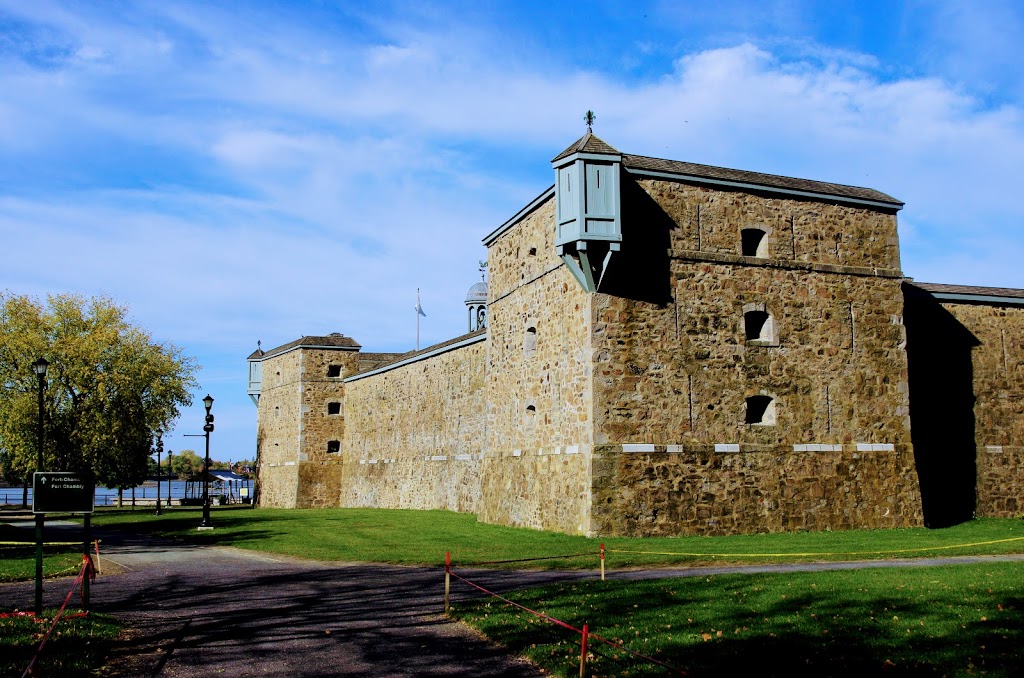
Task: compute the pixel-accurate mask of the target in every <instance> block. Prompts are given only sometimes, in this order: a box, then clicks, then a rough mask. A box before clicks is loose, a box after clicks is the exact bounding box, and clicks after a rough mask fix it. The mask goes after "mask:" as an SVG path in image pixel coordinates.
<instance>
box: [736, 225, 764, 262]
mask: <svg viewBox="0 0 1024 678" xmlns="http://www.w3.org/2000/svg"><path fill="white" fill-rule="evenodd" d="M767 236H768V231H767V230H766V229H764V228H761V227H755V228H744V229H742V230H741V231H740V254H742V255H743V256H745V257H761V258H762V259H765V258H767V257H768V238H767Z"/></svg>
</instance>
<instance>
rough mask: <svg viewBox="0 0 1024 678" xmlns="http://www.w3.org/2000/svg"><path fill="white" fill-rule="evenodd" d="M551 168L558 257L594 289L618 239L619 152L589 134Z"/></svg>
mask: <svg viewBox="0 0 1024 678" xmlns="http://www.w3.org/2000/svg"><path fill="white" fill-rule="evenodd" d="M551 166H552V167H553V168H554V170H555V222H556V228H557V233H556V235H555V246H556V247H557V253H558V256H560V257H561V258H562V261H564V262H565V264H566V266H568V267H569V270H570V271H572V274H573V275H574V276H575V277H576V279H577V280H579V282H580V284H581V285H583V287H584V288H585V289H587V290H588V291H590V292H595V291H596V290H597V288H598V287H599V286H600V284H601V278H603V277H604V272H605V270H606V269H607V267H608V262H609V260H610V259H611V255H612V252H617V251H619V246H620V243H621V242H622V209H621V204H622V200H621V192H620V181H619V175H620V172H621V166H622V154H621V153H619V152H618V151H617V150H615V149H614V148H612V147H611V146H609V145H608V144H606V143H605V142H604V141H602V140H601V139H599V138H597V137H596V136H594V135H593V133H591V132H587V133H586V134H585V135H584V136H583V137H582V138H581V139H580V140H579V141H577V142H576V143H574V144H573V145H572V146H570V147H569V148H567V149H565V151H563V152H562V153H560V154H559V155H558V156H557V157H556V158H555V159H554V160H552V161H551Z"/></svg>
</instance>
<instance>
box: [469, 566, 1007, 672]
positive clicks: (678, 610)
mask: <svg viewBox="0 0 1024 678" xmlns="http://www.w3.org/2000/svg"><path fill="white" fill-rule="evenodd" d="M748 581H750V580H748ZM638 591H641V592H639V593H638ZM965 593H968V594H969V596H972V599H971V601H970V602H969V603H965V601H964V598H965V596H964V594H965ZM919 594H920V595H919ZM780 595H781V596H782V597H780ZM516 600H517V601H518V602H521V603H523V604H525V605H527V606H528V607H531V608H534V609H538V610H542V611H544V612H546V613H547V614H550V615H552V616H554V617H556V618H560V619H563V620H564V621H566V622H568V623H571V624H574V625H577V626H582V624H583V622H584V621H587V622H588V623H589V624H590V626H591V630H592V631H593V632H594V633H597V634H599V635H601V636H603V637H605V638H607V639H609V640H612V641H615V642H618V641H621V642H622V643H623V645H624V646H625V647H628V648H630V649H632V650H634V651H637V652H640V653H643V654H648V655H652V656H654V657H655V658H657V659H659V660H660V661H663V662H665V663H667V664H669V665H671V666H674V667H677V668H679V669H681V670H685V671H687V672H689V673H690V674H691V675H696V676H708V675H710V676H718V675H743V676H844V677H847V676H850V677H852V676H868V675H878V674H882V675H893V676H941V675H971V674H983V675H992V676H1019V675H1022V674H1024V670H1022V669H1021V650H1020V648H1021V643H1022V641H1024V599H1022V598H1021V597H1020V596H1016V595H1010V596H1006V595H1002V596H1000V595H998V594H996V595H990V594H988V593H986V592H984V591H978V590H977V589H973V588H970V587H968V588H967V589H950V590H949V591H946V592H944V593H936V591H934V590H932V591H928V592H926V593H922V592H921V591H920V590H917V591H908V592H906V595H904V592H894V593H893V594H892V595H888V594H881V595H877V594H869V593H867V592H855V593H854V595H845V594H844V595H841V596H836V595H835V594H833V593H831V592H826V591H822V592H821V593H817V592H805V593H800V594H797V595H787V594H779V593H778V589H772V590H771V591H770V592H767V591H756V590H752V588H751V587H750V586H749V585H741V584H737V585H736V586H734V587H728V586H727V587H725V588H724V589H723V588H722V587H720V586H715V587H707V586H706V582H705V580H704V579H698V580H688V581H683V580H675V581H673V582H671V583H665V582H658V583H650V584H646V585H644V586H642V587H635V586H630V587H627V588H622V587H620V586H616V585H611V586H608V585H601V584H575V585H560V586H558V587H553V588H552V589H547V590H544V591H542V592H539V593H533V592H528V593H525V594H523V595H522V596H517V597H516ZM483 605H484V606H485V607H480V606H472V605H470V606H465V607H463V608H461V609H462V612H461V613H462V615H463V616H464V617H465V618H466V620H467V621H469V622H471V623H472V624H473V625H474V626H476V627H478V628H480V629H481V630H483V631H484V632H485V633H487V634H488V635H489V636H491V637H492V638H494V639H495V640H497V641H498V642H500V643H502V644H503V645H505V646H507V647H509V648H510V649H512V650H513V651H517V652H522V653H524V654H526V655H527V656H529V657H530V658H531V659H533V660H535V661H537V662H538V663H540V664H541V665H542V666H544V667H545V668H548V669H550V670H551V671H552V672H553V673H554V674H555V675H567V676H568V675H578V671H579V635H578V634H574V633H572V632H570V631H567V630H563V629H559V628H558V627H554V626H552V625H550V624H547V623H543V622H531V621H528V620H527V615H525V614H522V613H520V614H519V616H518V617H517V616H516V614H517V613H515V612H509V611H508V609H507V606H504V605H503V604H501V603H499V602H493V603H492V604H491V605H490V606H489V607H486V603H483ZM655 610H656V611H659V612H656V613H653V614H652V612H651V611H655ZM485 615H486V616H485ZM591 648H592V650H593V652H594V654H595V657H594V659H593V661H592V662H591V664H590V670H591V671H592V672H593V673H594V674H595V675H618V676H625V675H633V676H637V675H643V676H659V675H676V674H673V673H671V672H668V671H664V670H662V669H660V668H659V667H657V666H656V665H654V664H651V663H648V662H643V661H638V660H635V659H633V658H631V657H629V656H628V655H627V653H625V652H624V651H622V650H621V649H617V648H613V647H609V646H607V645H603V644H600V643H598V642H592V643H591Z"/></svg>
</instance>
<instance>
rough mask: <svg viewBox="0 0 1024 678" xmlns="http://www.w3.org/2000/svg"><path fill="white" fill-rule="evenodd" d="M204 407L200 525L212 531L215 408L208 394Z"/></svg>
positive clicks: (200, 527)
mask: <svg viewBox="0 0 1024 678" xmlns="http://www.w3.org/2000/svg"><path fill="white" fill-rule="evenodd" d="M203 405H205V406H206V425H205V426H203V433H205V434H206V460H205V462H204V463H203V522H201V523H199V529H201V530H210V529H213V525H212V524H211V523H210V434H211V433H212V432H213V415H212V414H210V408H212V407H213V398H211V397H210V394H206V397H205V398H203Z"/></svg>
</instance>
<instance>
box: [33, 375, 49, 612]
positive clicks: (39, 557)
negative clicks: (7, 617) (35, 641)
mask: <svg viewBox="0 0 1024 678" xmlns="http://www.w3.org/2000/svg"><path fill="white" fill-rule="evenodd" d="M49 365H50V363H49V362H47V360H46V358H40V359H39V360H37V361H35V362H34V363H32V371H34V372H35V373H36V376H37V377H38V378H39V438H38V443H37V449H36V472H37V473H41V472H42V470H43V389H44V388H46V368H47V367H49ZM33 484H34V483H33ZM32 491H33V493H34V492H35V489H34V488H33V490H32ZM36 499H37V497H36V496H35V495H34V494H33V496H32V503H33V504H34V503H36ZM35 602H36V616H37V617H41V616H42V614H43V514H42V513H37V514H36V601H35Z"/></svg>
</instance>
